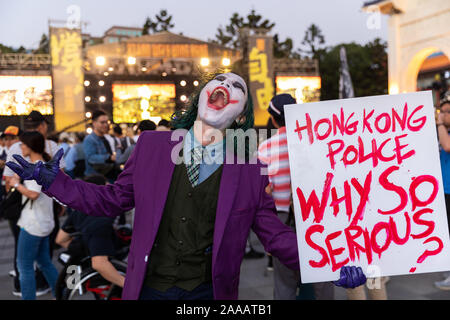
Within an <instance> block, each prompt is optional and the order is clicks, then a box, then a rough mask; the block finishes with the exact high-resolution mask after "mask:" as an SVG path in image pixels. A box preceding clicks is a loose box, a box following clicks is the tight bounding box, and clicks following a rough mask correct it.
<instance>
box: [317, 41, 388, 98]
mask: <svg viewBox="0 0 450 320" xmlns="http://www.w3.org/2000/svg"><path fill="white" fill-rule="evenodd" d="M341 46H344V47H345V49H346V51H347V62H348V66H349V71H350V74H351V78H352V82H353V89H354V91H355V97H364V96H372V95H380V94H386V93H387V87H388V86H387V84H388V73H387V52H386V48H387V44H386V42H382V41H381V40H380V39H378V38H377V39H375V40H373V41H371V42H369V43H367V44H366V45H364V46H362V45H359V44H357V43H354V42H352V43H347V44H339V45H336V46H334V47H328V48H324V49H318V50H317V51H316V57H317V58H318V60H319V72H320V76H321V78H322V88H321V100H330V99H338V98H339V68H340V64H341V63H340V57H339V50H340V47H341Z"/></svg>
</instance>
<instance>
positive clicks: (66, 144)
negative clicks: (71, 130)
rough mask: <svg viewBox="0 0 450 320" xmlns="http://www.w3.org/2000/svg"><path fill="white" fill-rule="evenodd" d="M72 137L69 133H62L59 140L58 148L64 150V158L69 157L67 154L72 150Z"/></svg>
mask: <svg viewBox="0 0 450 320" xmlns="http://www.w3.org/2000/svg"><path fill="white" fill-rule="evenodd" d="M70 144H71V141H70V135H69V134H68V133H67V132H61V133H60V135H59V138H58V147H59V148H63V150H64V157H66V156H67V152H68V151H69V148H70Z"/></svg>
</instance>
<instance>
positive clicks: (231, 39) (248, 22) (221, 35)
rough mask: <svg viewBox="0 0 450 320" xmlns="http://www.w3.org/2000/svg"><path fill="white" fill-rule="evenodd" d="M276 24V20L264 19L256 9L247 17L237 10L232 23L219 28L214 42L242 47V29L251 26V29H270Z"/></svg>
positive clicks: (231, 19) (232, 46)
mask: <svg viewBox="0 0 450 320" xmlns="http://www.w3.org/2000/svg"><path fill="white" fill-rule="evenodd" d="M274 26H275V23H274V22H270V21H269V20H268V19H263V17H262V16H261V15H260V14H257V13H256V11H255V10H252V11H251V12H250V13H249V14H248V15H247V17H241V16H240V15H239V13H236V12H235V13H233V15H232V16H231V18H230V23H229V24H228V25H227V26H225V27H224V28H223V27H222V26H220V27H219V28H217V34H216V40H215V41H214V42H216V43H219V44H221V45H224V46H229V47H231V48H233V49H239V48H240V47H241V43H240V37H239V32H240V29H242V28H249V29H251V30H256V29H263V30H266V31H270V30H272V28H273V27H274Z"/></svg>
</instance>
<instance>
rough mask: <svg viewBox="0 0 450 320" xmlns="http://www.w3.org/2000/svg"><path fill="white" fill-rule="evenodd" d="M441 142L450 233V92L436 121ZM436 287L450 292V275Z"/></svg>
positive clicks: (441, 158)
mask: <svg viewBox="0 0 450 320" xmlns="http://www.w3.org/2000/svg"><path fill="white" fill-rule="evenodd" d="M436 126H437V134H438V140H439V146H440V147H439V154H440V161H441V171H442V180H443V184H444V194H445V205H446V207H447V219H448V225H449V231H450V91H447V92H446V93H445V95H444V97H443V99H441V101H440V112H439V114H438V116H437V119H436ZM435 286H436V287H437V288H439V289H441V290H450V274H448V273H445V279H444V280H442V281H436V282H435Z"/></svg>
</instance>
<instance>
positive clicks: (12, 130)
mask: <svg viewBox="0 0 450 320" xmlns="http://www.w3.org/2000/svg"><path fill="white" fill-rule="evenodd" d="M19 133H20V129H19V128H18V127H16V126H9V127H7V128H6V129H5V131H4V132H3V134H2V137H3V136H6V135H10V136H18V135H19Z"/></svg>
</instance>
